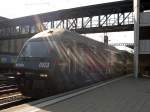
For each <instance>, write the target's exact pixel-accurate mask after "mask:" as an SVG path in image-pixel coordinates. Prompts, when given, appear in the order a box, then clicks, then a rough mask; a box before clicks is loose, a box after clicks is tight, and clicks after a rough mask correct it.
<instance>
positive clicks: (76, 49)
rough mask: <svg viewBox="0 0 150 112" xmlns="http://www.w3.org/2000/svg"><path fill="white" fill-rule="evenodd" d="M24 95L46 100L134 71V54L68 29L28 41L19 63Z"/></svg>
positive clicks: (22, 50) (18, 80) (16, 67)
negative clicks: (49, 97) (48, 97)
mask: <svg viewBox="0 0 150 112" xmlns="http://www.w3.org/2000/svg"><path fill="white" fill-rule="evenodd" d="M15 69H16V70H15V71H16V82H17V84H18V87H19V89H20V91H21V92H22V94H23V95H25V96H28V97H32V98H43V97H47V96H51V95H55V94H58V93H62V92H66V91H70V90H73V89H77V88H81V87H84V86H88V85H91V84H94V83H97V82H99V81H104V80H108V79H111V78H115V77H118V76H122V75H125V74H129V73H132V72H133V54H132V53H129V52H127V51H122V50H118V49H116V48H115V47H112V46H109V45H107V44H104V43H102V42H98V41H96V40H93V39H91V38H88V37H85V36H83V35H80V34H78V33H76V32H71V31H69V30H65V29H49V30H46V31H43V32H40V33H38V34H36V35H34V36H33V37H31V38H29V39H28V40H27V41H26V42H25V44H24V45H23V48H22V49H21V51H20V53H19V55H18V57H17V60H16V63H15Z"/></svg>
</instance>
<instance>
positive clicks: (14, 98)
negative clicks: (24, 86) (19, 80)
mask: <svg viewBox="0 0 150 112" xmlns="http://www.w3.org/2000/svg"><path fill="white" fill-rule="evenodd" d="M27 99H28V100H29V98H26V97H25V96H23V95H22V94H21V93H19V92H18V93H13V94H11V95H7V96H4V97H0V110H2V109H6V108H9V107H13V106H16V105H19V104H23V103H25V102H27Z"/></svg>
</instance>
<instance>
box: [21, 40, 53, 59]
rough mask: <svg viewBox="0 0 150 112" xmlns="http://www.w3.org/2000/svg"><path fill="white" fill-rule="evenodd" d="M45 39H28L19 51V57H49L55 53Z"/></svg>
mask: <svg viewBox="0 0 150 112" xmlns="http://www.w3.org/2000/svg"><path fill="white" fill-rule="evenodd" d="M53 51H54V50H53V48H52V47H51V46H50V44H49V43H48V42H47V41H29V42H28V43H27V44H26V45H25V46H24V48H23V49H22V51H21V53H20V57H51V56H52V55H54V54H55V53H54V52H53Z"/></svg>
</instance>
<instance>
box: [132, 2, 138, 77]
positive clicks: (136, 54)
mask: <svg viewBox="0 0 150 112" xmlns="http://www.w3.org/2000/svg"><path fill="white" fill-rule="evenodd" d="M133 4H134V5H133V10H134V77H135V78H138V73H139V27H140V25H139V24H140V0H134V1H133Z"/></svg>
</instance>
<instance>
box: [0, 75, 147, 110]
mask: <svg viewBox="0 0 150 112" xmlns="http://www.w3.org/2000/svg"><path fill="white" fill-rule="evenodd" d="M2 112H150V78H139V79H135V78H133V77H132V76H126V77H122V78H118V79H115V80H112V81H109V82H106V83H101V84H97V85H95V86H92V87H91V88H88V89H85V90H81V91H78V92H76V93H72V94H68V95H65V96H60V97H57V98H55V99H51V100H48V99H47V100H46V101H44V100H43V101H42V102H40V103H37V104H32V103H29V104H23V105H19V106H16V107H12V108H9V109H6V110H2Z"/></svg>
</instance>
